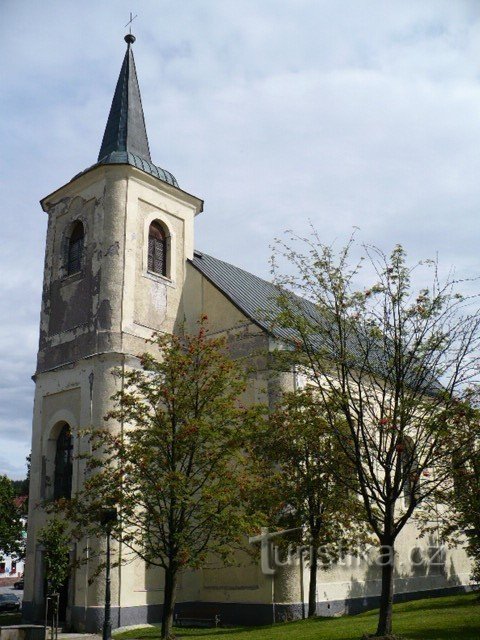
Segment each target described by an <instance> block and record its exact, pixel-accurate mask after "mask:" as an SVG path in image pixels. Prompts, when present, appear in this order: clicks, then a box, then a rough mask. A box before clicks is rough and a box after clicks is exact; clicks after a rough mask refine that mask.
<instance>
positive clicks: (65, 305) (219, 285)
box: [24, 36, 470, 631]
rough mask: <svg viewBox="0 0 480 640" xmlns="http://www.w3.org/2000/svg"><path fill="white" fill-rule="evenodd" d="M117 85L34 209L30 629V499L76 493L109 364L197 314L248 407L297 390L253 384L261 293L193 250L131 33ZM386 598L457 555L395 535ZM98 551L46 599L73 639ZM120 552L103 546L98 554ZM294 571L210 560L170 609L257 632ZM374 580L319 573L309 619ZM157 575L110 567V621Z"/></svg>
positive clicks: (251, 281)
mask: <svg viewBox="0 0 480 640" xmlns="http://www.w3.org/2000/svg"><path fill="white" fill-rule="evenodd" d="M125 39H126V41H127V51H126V54H125V58H124V61H123V64H122V68H121V71H120V75H119V78H118V82H117V86H116V89H115V94H114V98H113V102H112V106H111V110H110V114H109V117H108V121H107V126H106V129H105V134H104V137H103V140H102V144H101V148H100V153H99V155H98V160H97V162H96V164H94V165H93V166H91V167H90V168H88V169H86V170H85V171H83V172H82V173H80V174H78V175H77V176H75V177H74V178H73V179H72V180H71V181H70V182H69V183H67V184H66V185H64V186H62V187H60V188H59V189H58V190H56V191H55V192H54V193H52V194H50V195H48V196H47V197H45V198H44V199H43V200H42V201H41V205H42V209H43V211H45V212H46V213H47V214H48V230H47V242H46V252H45V267H44V285H43V300H42V310H41V321H40V342H39V352H38V361H37V369H36V374H35V383H36V392H35V404H34V416H33V435H32V463H31V484H30V513H29V519H28V540H27V560H26V569H25V593H24V617H25V619H27V620H41V619H42V615H43V611H44V597H45V594H44V562H43V556H42V549H41V546H40V545H39V543H38V535H39V531H40V529H41V528H42V526H44V524H45V522H46V515H45V512H44V510H43V508H42V506H41V505H42V503H43V502H44V501H46V500H51V499H57V498H61V497H69V496H70V495H71V494H72V492H75V491H76V490H78V488H80V487H81V484H82V478H83V474H84V468H83V463H82V461H81V460H80V459H79V458H78V454H81V453H82V452H83V451H85V447H87V446H88V445H87V443H86V442H83V441H82V440H81V439H78V438H76V437H75V436H76V434H77V433H78V432H79V431H80V430H82V429H85V428H88V427H91V426H94V425H103V424H104V420H103V419H104V416H105V415H106V414H107V413H108V411H109V410H110V409H111V408H112V405H111V397H112V395H113V394H114V392H115V391H116V390H117V387H116V385H118V384H119V382H118V379H117V378H116V377H114V376H113V375H112V372H113V370H114V369H117V368H119V367H120V368H125V367H130V366H135V364H136V363H137V360H136V355H137V354H138V353H141V352H142V351H144V350H145V349H146V346H145V339H148V338H150V337H151V335H152V333H153V332H154V331H161V332H176V331H178V330H180V327H181V326H185V327H186V328H187V330H188V329H193V328H194V327H195V324H196V322H197V320H198V318H199V317H200V316H201V315H203V314H206V315H207V316H208V319H209V328H210V331H211V332H212V333H217V334H218V333H226V334H227V335H228V336H229V337H230V338H231V339H232V344H234V350H235V352H236V353H237V354H238V355H239V356H242V357H243V356H245V355H247V356H250V357H251V358H252V360H253V359H255V364H256V367H255V368H256V371H257V373H256V375H255V376H253V377H252V379H251V385H250V389H249V395H250V398H251V400H252V401H253V400H255V401H258V400H262V401H266V402H269V403H273V402H275V398H277V397H278V393H279V390H281V389H291V388H293V387H294V386H295V384H297V383H298V380H296V375H295V372H292V373H291V374H284V375H283V376H282V378H279V377H278V376H277V377H276V378H274V377H272V376H270V375H268V371H267V364H266V359H265V358H263V357H261V356H259V355H258V354H261V353H268V351H269V349H270V348H272V347H273V345H275V344H277V342H278V336H275V335H274V334H272V333H271V332H270V330H269V327H268V326H267V325H266V324H265V322H264V321H263V319H262V313H261V312H260V311H259V310H261V308H262V306H263V307H265V306H266V305H268V299H269V297H272V296H273V295H274V294H275V290H274V288H273V286H272V285H271V284H270V283H268V282H266V281H264V280H262V279H260V278H258V277H256V276H255V275H253V274H250V273H247V272H246V271H244V270H242V269H240V268H238V267H235V266H233V265H231V264H228V263H226V262H223V261H221V260H218V259H216V258H213V257H212V256H208V255H206V254H203V253H201V252H198V251H196V250H195V246H194V224H195V218H196V216H197V215H199V214H201V212H202V210H203V201H202V200H201V199H200V198H198V197H197V196H194V195H192V194H190V193H188V192H186V191H184V190H183V189H182V188H180V186H179V185H178V183H177V181H176V179H175V177H174V176H173V175H172V174H171V173H169V172H168V171H165V170H163V169H161V168H160V167H158V166H156V165H154V164H153V162H152V159H151V157H150V151H149V146H148V138H147V134H146V128H145V122H144V117H143V109H142V104H141V98H140V90H139V85H138V80H137V75H136V70H135V63H134V58H133V51H132V44H133V42H134V37H133V36H126V38H125ZM400 543H401V544H400V551H399V558H398V566H397V572H396V579H395V580H396V583H395V591H396V593H397V594H399V597H402V594H403V597H405V598H406V597H413V596H415V595H425V594H428V593H438V594H446V593H449V592H452V591H456V590H459V589H463V588H464V587H465V586H466V585H468V582H469V571H470V567H469V562H468V559H467V557H466V556H465V554H464V552H463V551H462V550H461V549H454V550H446V551H445V550H442V551H441V553H438V554H437V555H438V557H439V558H441V561H439V562H435V563H430V564H428V563H425V562H422V563H418V562H415V561H414V558H413V556H412V549H414V550H416V554H417V557H418V555H420V556H421V557H422V558H424V559H425V558H428V557H431V555H432V553H431V549H432V547H433V548H437V546H438V540H433V541H432V540H419V539H418V536H417V531H416V529H415V527H414V525H410V526H408V527H406V529H405V531H404V532H403V533H402V537H401V540H400ZM102 549H103V541H101V540H99V541H91V540H89V541H86V542H85V545H83V544H82V545H76V546H73V547H72V551H71V554H72V557H73V558H77V559H78V558H79V557H80V556H83V557H84V558H85V559H86V560H85V562H83V563H82V564H79V566H78V567H77V568H76V569H75V570H74V572H73V574H72V576H71V577H70V579H69V580H68V584H66V585H65V588H64V590H63V592H62V594H61V615H62V616H63V617H64V619H65V620H66V622H67V624H68V625H69V626H70V627H71V628H72V629H74V630H78V631H83V630H85V631H97V630H99V629H100V628H101V625H102V621H103V603H104V584H103V580H102V579H101V577H100V578H98V579H96V580H94V581H93V582H92V583H90V581H89V578H90V577H91V576H92V575H93V573H94V571H95V568H96V566H97V563H98V557H100V556H101V552H102ZM121 557H122V549H121V548H118V547H116V548H114V558H113V560H114V561H115V560H120V558H121ZM307 574H308V572H307V571H305V572H303V570H302V567H301V566H300V565H299V563H298V562H295V561H292V562H291V563H286V564H284V565H283V566H281V567H273V569H272V570H269V571H265V570H262V565H261V563H260V562H258V563H256V562H253V561H252V560H251V558H250V556H247V555H245V557H244V558H240V557H239V560H238V563H237V564H236V565H235V566H229V567H223V566H221V565H220V564H215V563H212V564H210V565H208V566H206V567H204V568H203V569H202V570H199V571H195V572H189V573H186V574H184V575H183V576H182V578H181V581H180V585H179V589H178V598H177V601H178V610H179V611H180V612H181V611H182V608H183V609H185V608H187V607H189V606H193V605H194V606H195V607H197V608H198V607H201V606H205V607H207V608H208V607H210V609H211V608H212V607H214V608H215V610H216V611H218V615H219V616H220V619H221V622H222V623H224V624H261V623H271V622H273V621H276V620H277V621H278V620H282V619H292V618H295V617H300V616H301V615H302V609H303V602H304V600H305V598H304V594H307V593H308V586H307V578H308V576H307ZM379 588H380V573H379V570H378V568H376V567H375V566H374V564H373V563H371V562H370V561H369V559H368V558H360V559H357V560H355V561H352V563H347V564H342V565H338V566H336V567H334V568H333V569H330V570H329V571H328V572H320V574H319V576H318V592H317V600H318V612H319V613H320V614H322V615H328V614H333V613H338V612H344V611H346V612H353V611H359V610H361V609H362V608H365V607H366V606H373V605H375V604H376V603H377V602H378V594H379ZM162 600H163V591H162V576H161V572H160V571H159V570H157V569H146V568H145V566H144V564H143V563H141V562H140V561H135V562H130V563H128V564H121V563H120V564H119V565H118V566H116V567H115V568H114V569H113V570H112V622H113V626H114V627H120V626H126V625H131V624H140V623H143V622H154V621H158V620H159V619H160V615H161V603H162Z"/></svg>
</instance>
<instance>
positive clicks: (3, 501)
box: [0, 476, 24, 557]
mask: <svg viewBox="0 0 480 640" xmlns="http://www.w3.org/2000/svg"><path fill="white" fill-rule="evenodd" d="M15 499H16V493H15V488H14V486H13V483H12V481H11V480H10V479H9V478H7V476H0V553H2V554H5V555H16V556H18V557H22V556H23V555H24V543H23V537H22V533H23V523H22V520H21V517H22V511H21V508H20V507H19V506H18V505H17V504H16V500H15Z"/></svg>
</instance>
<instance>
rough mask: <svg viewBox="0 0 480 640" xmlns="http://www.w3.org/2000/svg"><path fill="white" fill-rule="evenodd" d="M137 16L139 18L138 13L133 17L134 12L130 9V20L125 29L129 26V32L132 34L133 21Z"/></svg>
mask: <svg viewBox="0 0 480 640" xmlns="http://www.w3.org/2000/svg"><path fill="white" fill-rule="evenodd" d="M135 18H138V15H135V16H133V18H132V12H131V11H130V20H129V21H128V22H127V24H126V25H125V29H126V28H127V27H129V30H128V32H129V33H130V35H131V34H132V22H133V21H134V20H135Z"/></svg>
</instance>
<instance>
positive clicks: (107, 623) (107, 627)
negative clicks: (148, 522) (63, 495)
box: [100, 509, 117, 640]
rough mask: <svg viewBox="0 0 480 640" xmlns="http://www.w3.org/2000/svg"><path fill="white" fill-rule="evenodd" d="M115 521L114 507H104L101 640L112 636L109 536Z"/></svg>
mask: <svg viewBox="0 0 480 640" xmlns="http://www.w3.org/2000/svg"><path fill="white" fill-rule="evenodd" d="M116 521H117V510H116V509H104V510H103V511H102V513H101V516H100V524H101V525H102V527H103V528H104V529H105V532H106V534H107V554H106V555H107V557H106V566H105V612H104V616H103V634H102V640H111V638H112V618H111V615H110V611H111V607H110V602H111V595H110V537H111V534H112V527H113V525H114V524H115V522H116Z"/></svg>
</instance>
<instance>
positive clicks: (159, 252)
mask: <svg viewBox="0 0 480 640" xmlns="http://www.w3.org/2000/svg"><path fill="white" fill-rule="evenodd" d="M148 270H149V271H152V272H153V273H158V274H160V275H162V276H166V275H167V236H166V234H165V231H164V229H163V227H162V225H161V224H160V223H159V222H152V224H151V225H150V228H149V230H148Z"/></svg>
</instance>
